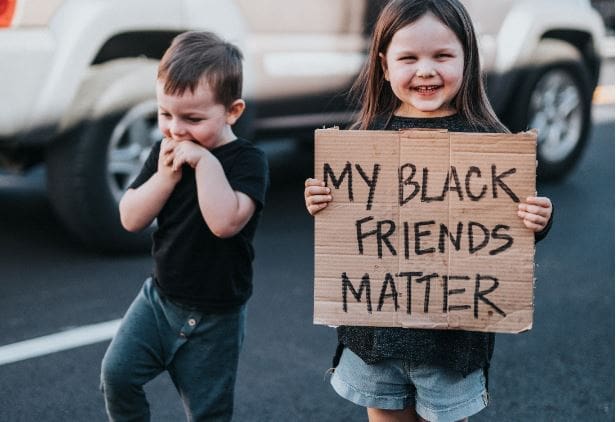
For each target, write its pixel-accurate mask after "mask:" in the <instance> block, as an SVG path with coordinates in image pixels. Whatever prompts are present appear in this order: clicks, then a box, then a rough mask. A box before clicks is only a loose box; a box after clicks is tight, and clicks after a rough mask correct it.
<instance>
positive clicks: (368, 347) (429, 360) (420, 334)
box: [334, 114, 552, 376]
mask: <svg viewBox="0 0 616 422" xmlns="http://www.w3.org/2000/svg"><path fill="white" fill-rule="evenodd" d="M412 128H428V129H448V130H449V131H450V132H489V131H491V130H490V129H489V128H487V127H476V126H471V125H470V124H469V123H468V122H467V121H466V120H465V119H464V118H463V117H462V116H461V115H459V114H454V115H452V116H447V117H438V118H410V117H408V118H407V117H398V116H393V117H391V119H387V118H385V119H378V118H377V120H376V121H375V124H374V125H373V127H371V129H386V130H401V129H412ZM551 221H552V220H550V224H549V225H548V227H546V229H544V231H543V232H541V233H537V234H536V236H535V239H536V240H540V239H542V238H543V237H545V234H547V231H548V230H549V226H550V225H551ZM337 331H338V341H339V347H338V350H337V351H336V356H335V357H334V366H336V365H337V363H338V360H339V357H340V354H341V352H342V348H343V347H348V348H349V349H351V350H352V351H353V352H354V353H355V354H357V355H358V356H359V357H361V358H362V360H364V361H365V362H367V363H370V364H373V363H376V362H378V361H379V360H382V359H386V358H395V359H405V360H408V361H410V362H411V363H412V364H414V365H434V366H439V367H445V368H448V369H452V370H455V371H458V372H460V373H462V374H464V375H467V374H469V373H471V372H473V371H474V370H476V369H479V368H483V369H484V370H485V373H486V376H487V369H488V367H489V364H490V359H491V357H492V352H493V350H494V334H493V333H483V332H473V331H460V330H428V329H413V328H398V327H391V328H383V327H353V326H340V327H338V329H337Z"/></svg>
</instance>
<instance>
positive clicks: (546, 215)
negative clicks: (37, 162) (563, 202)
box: [518, 196, 552, 233]
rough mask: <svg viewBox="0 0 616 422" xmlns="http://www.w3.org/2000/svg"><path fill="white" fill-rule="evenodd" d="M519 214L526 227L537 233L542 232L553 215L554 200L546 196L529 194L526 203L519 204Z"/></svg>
mask: <svg viewBox="0 0 616 422" xmlns="http://www.w3.org/2000/svg"><path fill="white" fill-rule="evenodd" d="M518 216H519V217H520V218H521V219H522V220H523V221H524V225H525V226H526V227H528V228H529V229H531V230H532V231H534V232H535V233H537V232H540V231H541V230H543V229H544V228H545V226H547V224H548V222H549V221H550V218H551V217H552V202H551V201H550V199H549V198H546V197H542V196H529V197H528V198H526V203H521V204H519V205H518Z"/></svg>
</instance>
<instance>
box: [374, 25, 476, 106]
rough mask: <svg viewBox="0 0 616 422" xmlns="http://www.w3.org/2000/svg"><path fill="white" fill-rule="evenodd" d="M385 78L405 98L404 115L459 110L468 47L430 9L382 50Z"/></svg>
mask: <svg viewBox="0 0 616 422" xmlns="http://www.w3.org/2000/svg"><path fill="white" fill-rule="evenodd" d="M379 56H380V58H381V65H382V67H383V71H384V72H385V79H387V80H388V81H389V82H390V84H391V89H392V90H393V92H394V94H395V96H396V97H398V99H399V100H400V101H401V103H402V104H401V105H400V107H399V108H398V109H397V110H396V111H395V114H396V115H398V116H404V117H443V116H449V115H452V114H455V113H456V109H455V107H454V106H453V104H452V101H453V99H454V97H455V96H456V94H457V93H458V90H459V89H460V86H461V85H462V76H463V73H464V49H463V47H462V44H461V43H460V41H459V40H458V38H457V37H456V35H455V34H454V33H453V31H452V30H451V29H449V28H448V27H447V26H445V25H444V24H443V22H442V21H441V20H440V19H438V18H437V17H436V16H434V15H433V14H432V13H426V14H425V15H423V16H422V17H421V18H419V19H418V20H416V21H415V22H413V23H410V24H408V25H407V26H405V27H403V28H401V29H400V30H398V31H397V32H396V33H395V34H394V36H393V38H392V39H391V42H390V44H389V46H388V47H387V51H386V52H385V54H383V53H380V54H379Z"/></svg>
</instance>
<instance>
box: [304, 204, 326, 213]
mask: <svg viewBox="0 0 616 422" xmlns="http://www.w3.org/2000/svg"><path fill="white" fill-rule="evenodd" d="M326 206H327V202H324V203H322V204H315V205H310V206H309V207H307V208H308V212H309V213H310V215H315V214H316V213H318V212H319V211H321V210H322V209H323V208H325V207H326Z"/></svg>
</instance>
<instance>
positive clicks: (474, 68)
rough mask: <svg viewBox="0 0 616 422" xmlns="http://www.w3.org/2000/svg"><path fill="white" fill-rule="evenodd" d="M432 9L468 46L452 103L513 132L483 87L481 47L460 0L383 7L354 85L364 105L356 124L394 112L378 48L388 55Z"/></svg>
mask: <svg viewBox="0 0 616 422" xmlns="http://www.w3.org/2000/svg"><path fill="white" fill-rule="evenodd" d="M426 13H432V14H433V15H434V16H436V17H437V18H438V19H440V20H441V21H442V22H443V24H445V25H446V26H447V27H448V28H449V29H451V30H452V31H453V33H454V34H455V35H456V37H458V40H459V41H460V43H461V44H462V48H463V51H464V74H463V78H462V85H461V86H460V90H459V91H458V93H457V94H456V96H455V97H454V99H453V105H454V107H455V108H456V110H458V113H460V114H462V116H464V117H465V118H466V120H467V121H468V122H469V123H470V124H471V125H472V126H475V127H477V128H484V129H488V130H491V131H494V132H509V131H508V129H507V128H506V127H505V126H504V125H503V124H502V123H501V122H500V121H499V120H498V117H496V114H495V113H494V110H493V109H492V106H491V105H490V102H489V100H488V97H487V95H486V92H485V88H484V81H483V77H482V74H481V68H480V64H479V49H478V47H477V38H476V36H475V30H474V28H473V23H472V22H471V19H470V17H469V15H468V12H467V11H466V9H465V8H464V6H463V5H462V4H461V3H460V2H459V1H458V0H392V1H390V2H389V3H388V4H387V5H386V6H385V8H384V9H383V10H382V11H381V13H380V15H379V17H378V19H377V21H376V24H375V26H374V31H373V34H372V44H371V46H370V51H369V54H368V59H367V62H366V63H365V64H364V67H363V68H362V70H361V72H360V74H359V77H358V78H357V80H356V81H355V83H354V84H353V87H352V88H351V95H352V97H353V98H354V100H355V101H356V102H357V103H358V104H359V106H360V112H359V116H358V118H357V120H356V121H355V123H354V124H353V126H352V128H354V129H368V127H369V126H370V124H371V123H372V122H373V121H374V119H375V118H376V117H379V116H387V117H388V116H390V115H391V114H393V113H394V112H395V111H396V109H397V108H398V107H399V106H400V100H399V99H398V98H397V97H396V96H395V95H394V93H393V91H392V89H391V87H390V86H389V82H387V81H386V80H385V75H384V73H383V68H382V67H381V63H380V57H379V53H383V54H385V53H386V52H387V48H388V47H389V44H390V42H391V39H392V38H393V36H394V34H395V33H396V32H397V31H398V30H400V29H401V28H403V27H405V26H407V25H409V24H411V23H413V22H415V21H416V20H417V19H419V18H420V17H422V16H423V15H425V14H426Z"/></svg>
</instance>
